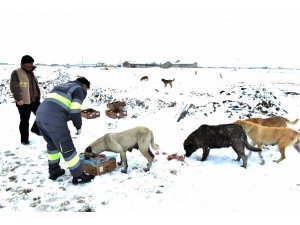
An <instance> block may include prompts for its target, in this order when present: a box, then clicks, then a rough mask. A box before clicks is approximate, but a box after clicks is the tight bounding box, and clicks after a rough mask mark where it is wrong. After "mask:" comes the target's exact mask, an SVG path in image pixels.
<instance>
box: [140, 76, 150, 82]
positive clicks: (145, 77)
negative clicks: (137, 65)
mask: <svg viewBox="0 0 300 225" xmlns="http://www.w3.org/2000/svg"><path fill="white" fill-rule="evenodd" d="M148 80H149V77H148V76H143V77H142V78H141V79H140V81H148Z"/></svg>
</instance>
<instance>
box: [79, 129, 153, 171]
mask: <svg viewBox="0 0 300 225" xmlns="http://www.w3.org/2000/svg"><path fill="white" fill-rule="evenodd" d="M150 144H151V147H152V149H153V150H158V148H159V146H158V145H156V144H154V137H153V132H152V131H151V130H150V129H149V128H147V127H135V128H132V129H129V130H125V131H123V132H119V133H107V134H105V135H104V136H103V137H100V138H98V139H97V140H96V141H94V142H93V143H91V144H90V145H89V146H88V147H87V148H86V149H85V152H84V156H85V158H86V159H89V158H94V157H96V156H97V154H98V153H101V152H103V151H112V152H115V153H119V154H120V158H121V161H120V162H119V163H118V165H121V164H123V167H124V169H122V170H121V171H122V172H123V173H127V168H128V164H127V157H126V151H127V150H128V151H132V149H134V148H135V149H139V150H140V151H141V153H142V154H143V156H144V157H145V158H146V159H147V160H148V164H147V168H145V169H144V170H145V171H149V169H150V167H151V164H152V161H153V158H154V154H153V153H152V152H151V150H150V148H149V146H150Z"/></svg>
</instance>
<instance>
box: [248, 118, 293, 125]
mask: <svg viewBox="0 0 300 225" xmlns="http://www.w3.org/2000/svg"><path fill="white" fill-rule="evenodd" d="M246 121H250V122H253V123H257V124H259V125H262V126H267V127H287V124H292V125H295V124H296V123H297V122H298V119H296V120H294V121H289V120H288V119H287V118H284V117H282V116H274V117H270V118H249V119H246Z"/></svg>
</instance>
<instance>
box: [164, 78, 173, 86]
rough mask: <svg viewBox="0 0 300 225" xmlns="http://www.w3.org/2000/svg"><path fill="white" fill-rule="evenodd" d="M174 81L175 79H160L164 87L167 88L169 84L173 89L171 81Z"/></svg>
mask: <svg viewBox="0 0 300 225" xmlns="http://www.w3.org/2000/svg"><path fill="white" fill-rule="evenodd" d="M174 80H175V78H174V79H173V80H166V79H164V78H163V79H161V81H162V82H164V84H165V87H167V85H168V84H169V85H170V87H173V81H174Z"/></svg>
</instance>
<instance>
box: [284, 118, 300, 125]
mask: <svg viewBox="0 0 300 225" xmlns="http://www.w3.org/2000/svg"><path fill="white" fill-rule="evenodd" d="M284 119H285V121H286V122H287V123H289V124H292V125H295V124H296V123H298V119H295V120H294V121H289V120H288V119H287V118H284Z"/></svg>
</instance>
